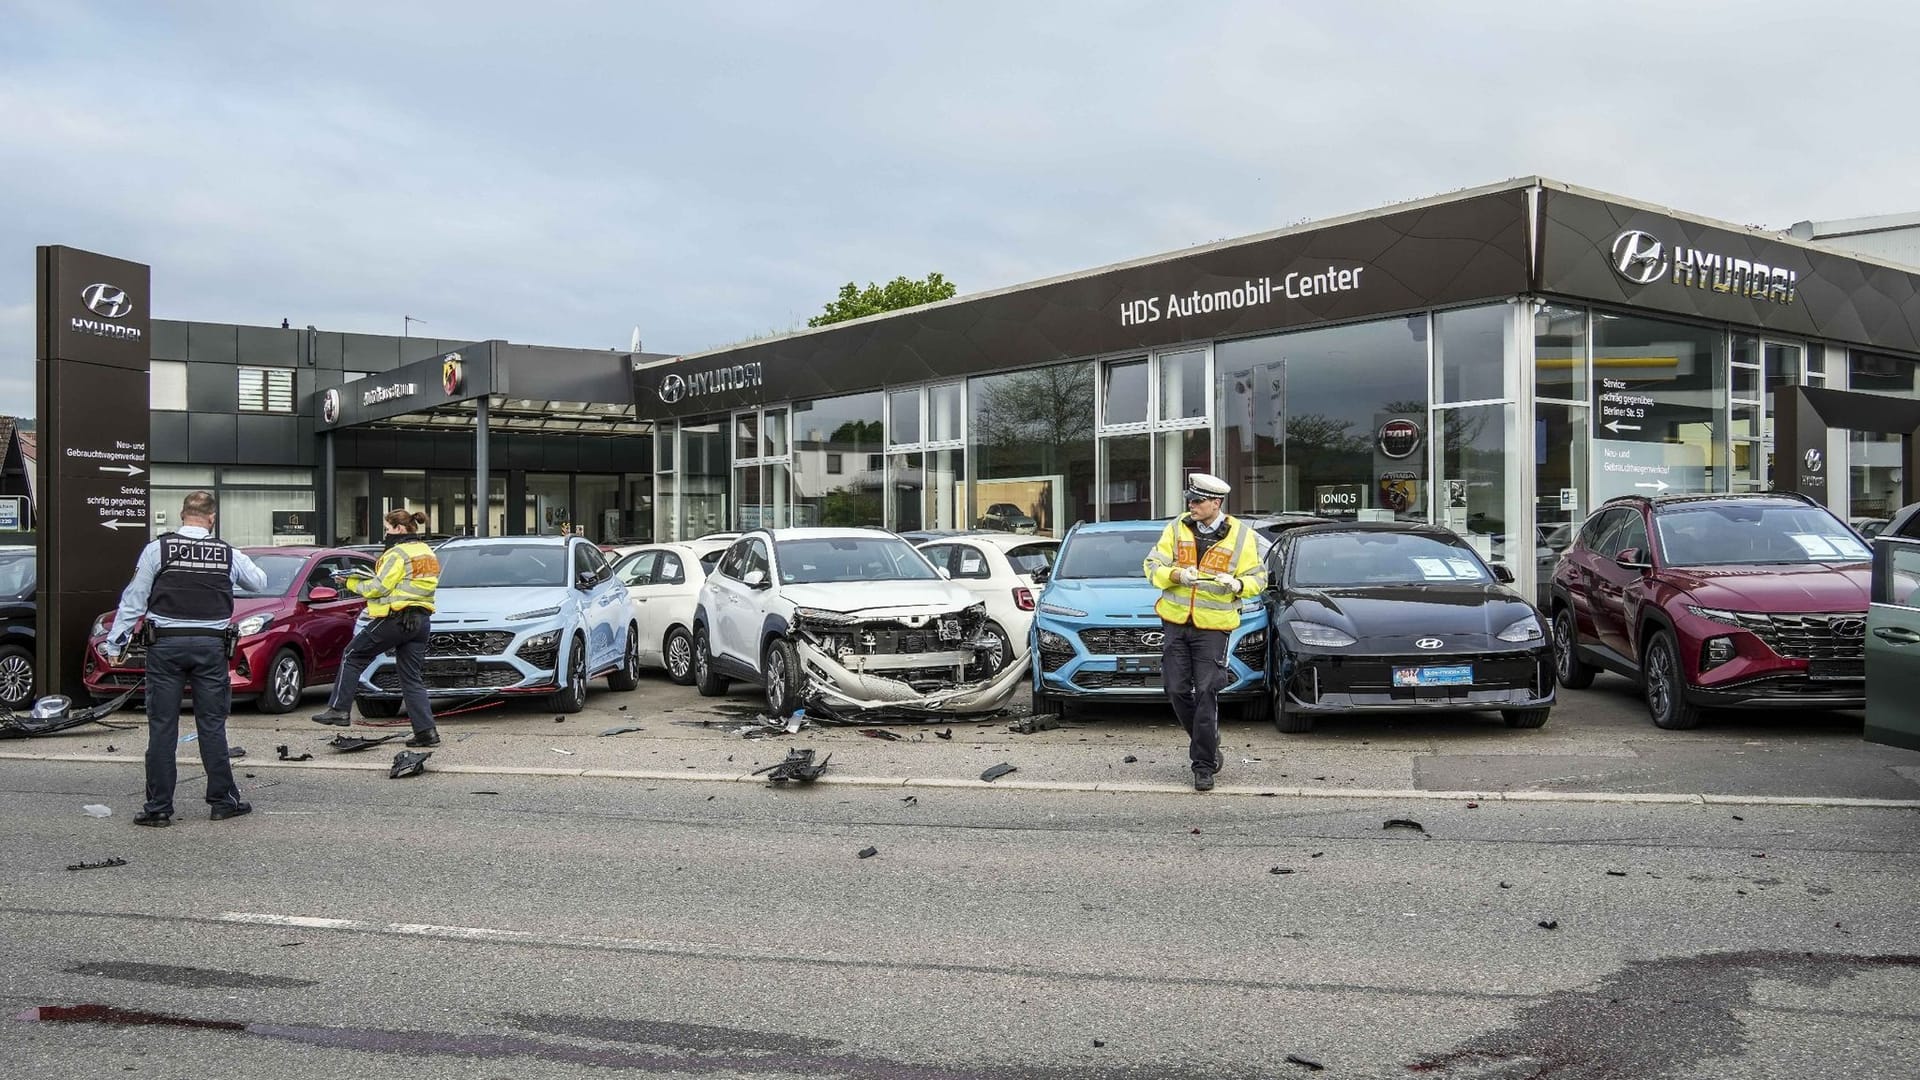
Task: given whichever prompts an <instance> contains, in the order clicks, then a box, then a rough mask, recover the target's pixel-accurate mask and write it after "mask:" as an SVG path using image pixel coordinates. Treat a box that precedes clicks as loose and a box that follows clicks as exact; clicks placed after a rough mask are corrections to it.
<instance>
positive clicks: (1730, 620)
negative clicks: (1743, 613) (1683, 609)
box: [1687, 604, 1741, 626]
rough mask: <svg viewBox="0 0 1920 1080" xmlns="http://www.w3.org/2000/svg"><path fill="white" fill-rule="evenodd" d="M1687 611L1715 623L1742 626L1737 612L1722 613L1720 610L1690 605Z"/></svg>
mask: <svg viewBox="0 0 1920 1080" xmlns="http://www.w3.org/2000/svg"><path fill="white" fill-rule="evenodd" d="M1687 610H1688V611H1690V612H1692V613H1693V614H1695V615H1698V616H1700V617H1701V618H1703V619H1712V620H1713V621H1714V622H1723V623H1726V624H1727V625H1729V626H1739V625H1741V622H1740V616H1739V614H1738V613H1737V612H1732V611H1722V610H1721V609H1719V608H1710V607H1700V606H1699V605H1697V604H1688V605H1687Z"/></svg>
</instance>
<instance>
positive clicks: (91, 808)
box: [80, 803, 113, 817]
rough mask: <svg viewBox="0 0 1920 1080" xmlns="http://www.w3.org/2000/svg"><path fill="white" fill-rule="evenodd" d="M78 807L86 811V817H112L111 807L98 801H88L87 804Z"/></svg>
mask: <svg viewBox="0 0 1920 1080" xmlns="http://www.w3.org/2000/svg"><path fill="white" fill-rule="evenodd" d="M80 809H82V810H84V811H86V812H87V816H88V817H112V816H113V807H111V806H102V805H100V804H99V803H88V804H87V805H85V806H83V807H81V808H80Z"/></svg>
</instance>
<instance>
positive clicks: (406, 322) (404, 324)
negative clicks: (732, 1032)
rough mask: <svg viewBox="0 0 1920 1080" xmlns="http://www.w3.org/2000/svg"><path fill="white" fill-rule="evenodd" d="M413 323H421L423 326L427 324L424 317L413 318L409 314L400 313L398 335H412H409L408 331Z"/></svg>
mask: <svg viewBox="0 0 1920 1080" xmlns="http://www.w3.org/2000/svg"><path fill="white" fill-rule="evenodd" d="M414 323H419V324H420V325H422V326H425V325H426V324H427V320H425V319H416V318H414V317H413V316H411V315H402V316H400V336H401V337H410V336H412V335H411V334H410V333H409V331H411V330H412V329H413V324H414Z"/></svg>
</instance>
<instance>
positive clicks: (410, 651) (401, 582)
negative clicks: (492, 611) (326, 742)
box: [313, 509, 440, 746]
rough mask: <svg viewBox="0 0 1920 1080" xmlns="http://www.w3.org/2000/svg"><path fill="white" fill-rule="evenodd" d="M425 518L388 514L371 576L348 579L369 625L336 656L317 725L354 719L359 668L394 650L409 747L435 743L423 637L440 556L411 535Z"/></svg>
mask: <svg viewBox="0 0 1920 1080" xmlns="http://www.w3.org/2000/svg"><path fill="white" fill-rule="evenodd" d="M426 523H427V518H426V515H425V514H416V513H413V512H412V511H409V510H405V509H396V510H392V511H389V512H388V513H387V517H386V525H387V535H386V538H385V539H386V544H387V550H386V551H385V552H383V553H382V554H381V556H380V561H379V562H377V563H375V564H374V567H373V576H372V577H366V576H363V575H359V574H355V575H352V576H350V577H348V578H347V580H346V582H345V587H346V589H347V591H348V592H351V593H354V594H356V595H359V596H364V597H366V598H367V612H366V614H367V619H368V622H367V625H366V627H365V628H364V629H362V630H361V631H360V632H359V633H357V634H355V635H354V636H353V641H352V642H350V643H349V644H348V645H347V651H346V654H345V655H343V656H342V657H341V658H340V675H339V677H338V678H336V679H335V680H334V682H333V695H332V696H331V697H329V698H328V699H327V708H326V711H324V712H319V713H315V714H314V716H313V720H314V723H316V724H333V725H335V726H338V727H346V726H348V725H349V724H352V723H353V712H352V709H353V691H354V687H356V686H359V685H360V673H361V672H363V671H365V670H366V669H367V665H368V664H371V663H373V661H374V659H375V658H376V657H378V656H380V655H381V654H383V653H389V652H390V653H392V654H393V659H394V666H395V667H397V668H398V669H399V672H400V692H401V697H402V698H403V699H404V700H405V701H406V705H407V718H408V719H409V720H410V721H412V723H413V735H412V737H411V738H409V739H408V740H407V745H408V746H439V745H440V729H439V728H438V727H436V726H435V725H434V722H433V703H432V702H431V701H429V700H428V698H427V680H426V674H425V671H424V668H425V664H426V659H427V642H428V640H429V639H430V638H431V637H432V636H433V628H432V620H433V595H434V592H435V591H436V590H437V589H438V588H439V584H440V559H439V557H438V556H436V555H434V553H433V549H432V548H430V547H428V546H427V545H425V544H423V543H421V542H420V541H419V540H417V539H415V538H414V537H415V536H416V535H417V534H418V532H419V529H420V526H422V525H425V524H426Z"/></svg>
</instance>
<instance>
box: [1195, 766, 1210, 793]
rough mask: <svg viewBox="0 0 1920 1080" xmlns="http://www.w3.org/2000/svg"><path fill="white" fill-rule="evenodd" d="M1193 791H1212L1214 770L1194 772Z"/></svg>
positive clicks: (1196, 770)
mask: <svg viewBox="0 0 1920 1080" xmlns="http://www.w3.org/2000/svg"><path fill="white" fill-rule="evenodd" d="M1193 790H1195V791H1212V790H1213V770H1212V769H1195V770H1193Z"/></svg>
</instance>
